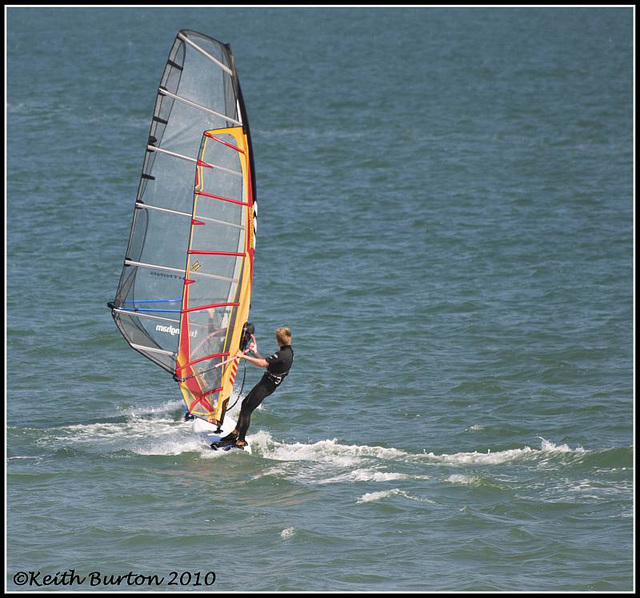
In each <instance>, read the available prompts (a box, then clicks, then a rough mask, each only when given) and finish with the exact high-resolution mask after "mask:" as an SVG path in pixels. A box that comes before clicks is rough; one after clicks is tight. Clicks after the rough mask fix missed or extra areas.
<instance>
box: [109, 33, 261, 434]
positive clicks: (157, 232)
mask: <svg viewBox="0 0 640 598" xmlns="http://www.w3.org/2000/svg"><path fill="white" fill-rule="evenodd" d="M256 219H257V205H256V198H255V175H254V168H253V161H252V151H251V138H250V134H249V125H248V122H247V113H246V110H245V106H244V102H243V99H242V92H241V90H240V83H239V81H238V75H237V72H236V67H235V63H234V58H233V54H232V53H231V49H230V47H229V45H228V44H224V43H221V42H219V41H217V40H215V39H212V38H210V37H207V36H205V35H202V34H201V33H196V32H195V31H189V30H181V31H180V32H179V33H178V35H177V36H176V39H175V41H174V43H173V46H172V47H171V51H170V52H169V58H168V60H167V63H166V66H165V68H164V72H163V74H162V78H161V80H160V85H159V87H158V91H157V98H156V103H155V109H154V112H153V118H152V120H151V129H150V132H149V139H148V143H147V147H146V151H145V156H144V162H143V167H142V176H141V179H140V185H139V187H138V193H137V197H136V202H135V209H134V213H133V223H132V226H131V233H130V237H129V244H128V247H127V252H126V254H125V259H124V265H123V268H122V274H121V276H120V281H119V284H118V288H117V290H116V295H115V299H114V300H113V301H112V302H110V303H108V306H109V307H110V308H111V314H112V316H113V319H114V321H115V323H116V325H117V327H118V328H119V330H120V332H121V333H122V335H123V336H124V338H125V339H126V340H127V342H128V343H129V344H130V345H131V346H132V347H133V348H134V349H135V350H136V351H139V352H140V353H142V354H143V355H144V356H145V357H148V358H149V359H150V360H151V361H153V362H154V363H156V364H157V365H159V366H160V367H162V368H164V369H165V370H167V371H168V372H170V373H171V374H173V377H174V379H175V380H176V381H177V382H178V383H179V386H180V390H181V392H182V396H183V398H184V401H185V403H186V405H187V409H188V411H189V413H191V414H192V415H194V416H196V417H200V418H202V419H205V420H207V421H209V422H212V423H214V424H221V423H222V421H223V419H224V414H225V411H226V408H227V404H228V401H229V397H230V396H231V392H232V390H233V383H234V381H235V377H236V372H237V369H238V360H237V359H233V357H234V356H235V355H236V353H237V352H238V350H239V348H240V343H241V337H242V331H243V326H244V324H245V323H246V322H247V319H248V316H249V308H250V300H251V283H252V277H253V258H254V250H255V232H256Z"/></svg>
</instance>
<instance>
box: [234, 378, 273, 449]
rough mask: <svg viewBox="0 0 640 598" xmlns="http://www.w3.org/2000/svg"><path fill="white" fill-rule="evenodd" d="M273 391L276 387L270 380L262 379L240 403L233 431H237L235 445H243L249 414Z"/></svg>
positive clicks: (249, 419) (249, 422)
mask: <svg viewBox="0 0 640 598" xmlns="http://www.w3.org/2000/svg"><path fill="white" fill-rule="evenodd" d="M275 389H276V386H275V384H274V383H273V382H271V380H268V379H266V378H262V380H260V382H258V384H256V385H255V387H254V388H253V390H252V391H251V392H250V393H249V394H248V395H247V397H246V398H245V400H244V401H242V407H241V408H240V416H239V417H238V422H237V423H236V430H235V431H237V438H236V444H238V445H244V444H245V436H246V434H247V431H248V430H249V425H250V424H251V414H252V413H253V412H254V410H255V409H256V408H257V407H258V406H259V405H260V403H262V401H263V400H264V399H266V398H267V397H268V396H269V395H270V394H271V393H272V392H273V391H274V390H275Z"/></svg>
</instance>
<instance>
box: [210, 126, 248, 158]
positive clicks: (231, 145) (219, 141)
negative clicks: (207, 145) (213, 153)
mask: <svg viewBox="0 0 640 598" xmlns="http://www.w3.org/2000/svg"><path fill="white" fill-rule="evenodd" d="M204 135H205V137H208V138H209V139H215V140H216V141H217V142H218V143H222V145H226V146H227V147H230V148H231V149H234V150H236V151H237V152H240V153H241V154H244V150H243V149H240V148H239V147H237V146H235V145H233V144H232V143H227V142H226V141H223V140H222V139H220V138H219V137H216V136H215V135H212V134H211V133H209V131H205V132H204Z"/></svg>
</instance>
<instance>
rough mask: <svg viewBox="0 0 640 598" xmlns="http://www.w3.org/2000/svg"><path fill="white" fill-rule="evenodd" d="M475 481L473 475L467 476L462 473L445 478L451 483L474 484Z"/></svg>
mask: <svg viewBox="0 0 640 598" xmlns="http://www.w3.org/2000/svg"><path fill="white" fill-rule="evenodd" d="M476 481H477V478H476V477H475V476H468V475H462V474H453V475H450V476H449V477H448V478H447V482H451V483H452V484H465V485H470V484H474V483H475V482H476Z"/></svg>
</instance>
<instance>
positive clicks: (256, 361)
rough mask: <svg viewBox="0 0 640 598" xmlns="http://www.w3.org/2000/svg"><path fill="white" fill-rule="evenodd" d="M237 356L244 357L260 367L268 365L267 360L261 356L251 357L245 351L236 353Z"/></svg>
mask: <svg viewBox="0 0 640 598" xmlns="http://www.w3.org/2000/svg"><path fill="white" fill-rule="evenodd" d="M238 357H241V358H242V359H246V360H247V361H248V362H249V363H252V364H253V365H257V366H258V367H261V368H266V367H267V366H268V365H269V362H268V361H267V360H266V359H264V358H262V357H251V356H250V355H246V354H245V353H238Z"/></svg>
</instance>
